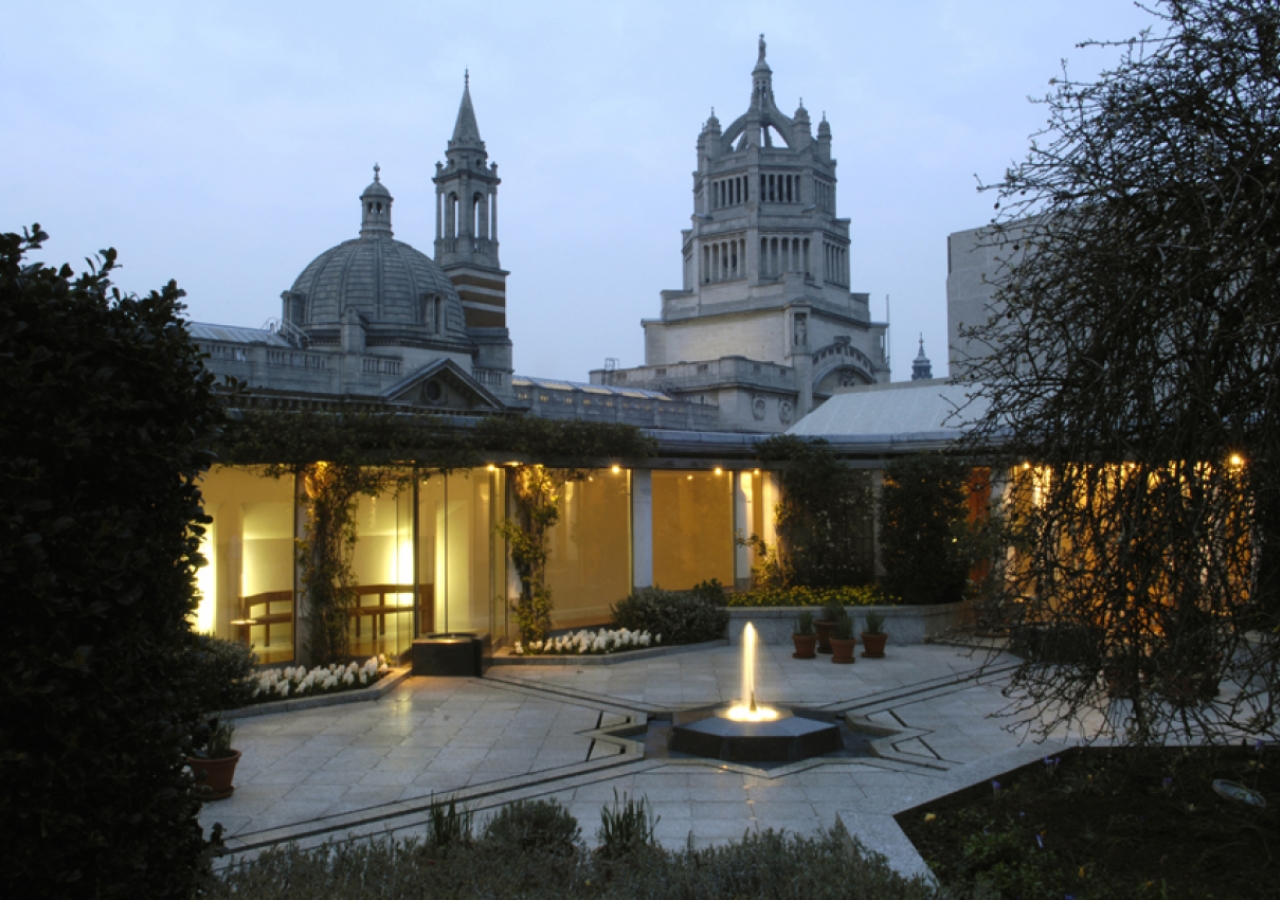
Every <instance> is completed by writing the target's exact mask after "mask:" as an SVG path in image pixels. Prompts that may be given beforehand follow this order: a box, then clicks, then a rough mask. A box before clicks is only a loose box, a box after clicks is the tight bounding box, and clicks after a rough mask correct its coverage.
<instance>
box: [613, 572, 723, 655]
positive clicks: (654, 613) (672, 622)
mask: <svg viewBox="0 0 1280 900" xmlns="http://www.w3.org/2000/svg"><path fill="white" fill-rule="evenodd" d="M610 611H611V612H612V614H613V627H614V628H629V629H630V630H632V631H647V632H649V633H650V634H652V635H654V636H655V637H656V636H658V635H661V636H662V644H663V645H664V646H666V645H669V644H696V643H698V642H700V641H714V640H718V639H720V638H722V637H724V635H725V629H727V628H728V627H729V611H728V610H727V609H725V608H724V607H723V606H720V605H718V604H717V603H715V602H714V601H712V600H708V599H707V598H706V596H705V595H704V594H702V593H697V592H694V591H664V590H663V589H662V588H657V587H648V588H640V589H639V590H637V591H635V592H634V593H633V594H631V596H629V597H627V598H626V599H625V600H620V601H618V602H617V603H615V604H614V605H613V606H612V607H610Z"/></svg>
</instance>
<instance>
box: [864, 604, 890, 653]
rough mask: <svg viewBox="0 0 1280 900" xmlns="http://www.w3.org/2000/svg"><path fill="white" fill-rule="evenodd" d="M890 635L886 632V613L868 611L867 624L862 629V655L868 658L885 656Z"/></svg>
mask: <svg viewBox="0 0 1280 900" xmlns="http://www.w3.org/2000/svg"><path fill="white" fill-rule="evenodd" d="M887 640H889V635H887V634H885V633H884V615H883V614H882V613H878V612H872V611H870V610H868V611H867V624H866V626H865V627H864V628H863V629H862V655H863V656H865V657H867V658H868V659H880V658H881V657H883V656H884V644H885V641H887Z"/></svg>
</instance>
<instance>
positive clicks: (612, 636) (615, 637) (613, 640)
mask: <svg viewBox="0 0 1280 900" xmlns="http://www.w3.org/2000/svg"><path fill="white" fill-rule="evenodd" d="M661 643H662V635H660V634H659V635H656V636H655V635H651V634H649V632H647V631H631V630H630V629H627V628H619V629H616V630H610V629H608V628H601V629H600V630H599V631H575V632H573V633H572V634H562V635H560V636H559V637H554V638H547V639H546V640H545V641H533V642H531V643H530V644H528V645H527V646H525V645H523V644H521V643H520V642H519V641H516V643H515V652H516V656H524V655H525V654H526V653H527V654H530V655H540V654H548V655H552V656H566V655H570V654H573V655H592V654H595V655H599V654H603V653H616V652H618V651H619V650H639V649H640V648H641V647H649V646H651V645H655V644H661Z"/></svg>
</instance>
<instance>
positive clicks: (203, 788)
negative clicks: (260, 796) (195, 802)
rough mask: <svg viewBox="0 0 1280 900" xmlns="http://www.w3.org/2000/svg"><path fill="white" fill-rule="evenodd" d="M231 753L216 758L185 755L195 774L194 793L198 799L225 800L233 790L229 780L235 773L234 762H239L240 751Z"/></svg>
mask: <svg viewBox="0 0 1280 900" xmlns="http://www.w3.org/2000/svg"><path fill="white" fill-rule="evenodd" d="M231 753H232V755H231V756H223V757H219V758H217V759H203V758H201V757H198V756H188V757H187V765H189V766H190V767H191V771H192V773H193V774H194V775H195V776H196V793H197V794H199V795H200V799H202V800H225V799H227V798H228V797H230V796H231V794H232V793H233V792H234V791H235V787H234V786H233V785H232V784H231V781H232V779H233V778H234V777H235V774H236V763H238V762H240V751H239V750H232V751H231Z"/></svg>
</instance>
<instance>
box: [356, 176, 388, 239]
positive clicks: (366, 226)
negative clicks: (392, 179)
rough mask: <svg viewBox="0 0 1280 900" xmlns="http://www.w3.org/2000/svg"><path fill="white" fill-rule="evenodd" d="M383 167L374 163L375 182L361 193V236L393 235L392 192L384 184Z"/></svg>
mask: <svg viewBox="0 0 1280 900" xmlns="http://www.w3.org/2000/svg"><path fill="white" fill-rule="evenodd" d="M381 171H382V169H381V167H380V166H379V165H378V164H377V163H374V164H373V183H372V184H370V185H369V186H368V187H367V188H365V189H364V193H363V194H361V195H360V237H362V238H377V237H391V236H392V232H391V203H392V199H393V198H392V196H391V192H390V191H389V190H387V189H386V186H385V185H383V183H382V179H381V178H380V177H379V173H380V172H381Z"/></svg>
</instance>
